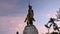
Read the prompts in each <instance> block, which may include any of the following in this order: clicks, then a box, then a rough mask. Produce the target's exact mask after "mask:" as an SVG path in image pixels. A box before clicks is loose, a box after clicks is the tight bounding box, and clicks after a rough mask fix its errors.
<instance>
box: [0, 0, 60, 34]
mask: <svg viewBox="0 0 60 34" xmlns="http://www.w3.org/2000/svg"><path fill="white" fill-rule="evenodd" d="M28 2H29V0H0V34H16V32H17V31H19V33H20V34H23V29H24V27H25V26H26V23H25V22H24V20H25V18H26V15H27V13H28ZM30 3H31V5H32V8H33V11H34V18H35V20H36V21H35V22H34V25H35V26H36V28H37V29H38V31H39V34H42V33H46V32H47V28H45V26H44V25H45V24H46V23H47V22H48V21H49V18H50V17H54V18H55V17H56V16H55V14H56V11H59V8H60V0H30ZM57 24H58V25H59V26H60V23H59V22H58V23H57ZM50 31H53V30H52V29H50Z"/></svg>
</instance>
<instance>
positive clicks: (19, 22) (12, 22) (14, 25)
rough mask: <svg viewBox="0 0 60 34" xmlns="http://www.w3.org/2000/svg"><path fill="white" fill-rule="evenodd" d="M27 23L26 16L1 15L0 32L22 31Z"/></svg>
mask: <svg viewBox="0 0 60 34" xmlns="http://www.w3.org/2000/svg"><path fill="white" fill-rule="evenodd" d="M25 25H26V24H25V23H24V17H21V16H5V17H0V32H1V33H2V32H6V33H8V32H10V33H11V31H13V32H16V31H20V32H21V33H22V31H23V28H24V26H25ZM6 33H4V34H6ZM11 34H12V33H11Z"/></svg>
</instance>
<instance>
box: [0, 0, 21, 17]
mask: <svg viewBox="0 0 60 34" xmlns="http://www.w3.org/2000/svg"><path fill="white" fill-rule="evenodd" d="M19 1H21V0H0V16H9V15H13V16H14V15H19V14H21V13H22V11H21V10H22V9H21V4H19Z"/></svg>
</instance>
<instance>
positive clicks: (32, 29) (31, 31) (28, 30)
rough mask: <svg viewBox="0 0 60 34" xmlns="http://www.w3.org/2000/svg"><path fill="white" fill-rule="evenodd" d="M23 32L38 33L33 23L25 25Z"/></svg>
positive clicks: (27, 33) (24, 33)
mask: <svg viewBox="0 0 60 34" xmlns="http://www.w3.org/2000/svg"><path fill="white" fill-rule="evenodd" d="M23 34H38V30H37V29H36V27H35V26H34V25H29V26H25V28H24V31H23Z"/></svg>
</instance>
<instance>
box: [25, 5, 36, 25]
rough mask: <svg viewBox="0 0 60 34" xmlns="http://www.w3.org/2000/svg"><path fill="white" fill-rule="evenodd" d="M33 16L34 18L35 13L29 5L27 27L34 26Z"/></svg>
mask: <svg viewBox="0 0 60 34" xmlns="http://www.w3.org/2000/svg"><path fill="white" fill-rule="evenodd" d="M33 16H34V12H33V10H32V6H30V5H29V10H28V14H27V17H26V19H25V22H27V25H33V21H35V19H34V18H33Z"/></svg>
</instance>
